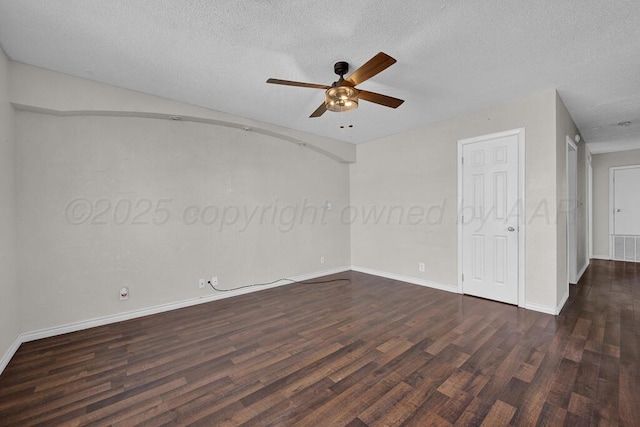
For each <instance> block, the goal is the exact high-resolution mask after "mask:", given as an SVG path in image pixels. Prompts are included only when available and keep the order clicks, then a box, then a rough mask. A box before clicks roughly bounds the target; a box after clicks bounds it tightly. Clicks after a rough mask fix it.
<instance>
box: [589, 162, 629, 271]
mask: <svg viewBox="0 0 640 427" xmlns="http://www.w3.org/2000/svg"><path fill="white" fill-rule="evenodd" d="M591 164H592V166H593V257H594V258H604V259H609V168H611V167H612V166H630V165H640V150H630V151H618V152H615V153H604V154H594V155H593V157H592V160H591Z"/></svg>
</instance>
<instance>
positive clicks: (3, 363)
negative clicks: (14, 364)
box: [0, 335, 22, 374]
mask: <svg viewBox="0 0 640 427" xmlns="http://www.w3.org/2000/svg"><path fill="white" fill-rule="evenodd" d="M20 344H22V341H21V340H20V335H18V336H17V337H16V340H15V341H14V342H13V344H11V346H10V347H9V348H8V349H7V351H5V353H4V355H3V356H2V359H0V374H2V372H3V371H4V368H6V367H7V365H8V364H9V361H10V360H11V358H12V357H13V355H14V354H16V351H18V348H19V347H20Z"/></svg>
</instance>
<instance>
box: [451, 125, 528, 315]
mask: <svg viewBox="0 0 640 427" xmlns="http://www.w3.org/2000/svg"><path fill="white" fill-rule="evenodd" d="M507 136H517V137H518V186H517V187H518V199H517V202H516V203H517V206H518V285H517V286H518V307H524V306H525V268H526V259H525V241H526V239H525V234H526V228H527V227H526V221H525V129H524V128H517V129H511V130H507V131H504V132H497V133H492V134H488V135H481V136H476V137H473V138H465V139H460V140H458V160H457V162H458V163H457V169H458V216H457V222H458V293H460V294H462V293H464V289H463V286H462V270H463V263H462V252H463V251H462V242H463V239H462V214H463V212H462V211H463V203H462V189H463V188H462V176H463V175H462V173H463V167H464V164H463V162H462V149H463V147H464V146H465V145H466V144H473V143H476V142H482V141H487V140H491V139H496V138H504V137H507Z"/></svg>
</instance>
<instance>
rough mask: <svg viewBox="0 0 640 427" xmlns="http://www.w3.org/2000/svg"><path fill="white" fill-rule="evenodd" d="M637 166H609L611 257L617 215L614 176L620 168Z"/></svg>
mask: <svg viewBox="0 0 640 427" xmlns="http://www.w3.org/2000/svg"><path fill="white" fill-rule="evenodd" d="M637 168H640V165H626V166H611V167H610V168H609V238H608V240H609V259H613V235H614V231H615V218H614V217H615V216H614V215H613V210H614V209H615V206H614V203H615V194H614V193H615V184H614V181H613V178H614V176H615V172H616V171H618V170H622V169H637Z"/></svg>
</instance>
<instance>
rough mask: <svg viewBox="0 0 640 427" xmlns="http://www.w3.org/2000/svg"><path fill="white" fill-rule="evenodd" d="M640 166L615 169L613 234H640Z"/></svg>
mask: <svg viewBox="0 0 640 427" xmlns="http://www.w3.org/2000/svg"><path fill="white" fill-rule="evenodd" d="M639 187H640V167H631V168H625V169H615V170H614V171H613V189H614V191H613V208H614V209H613V234H615V235H622V236H640V190H638V188H639Z"/></svg>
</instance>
